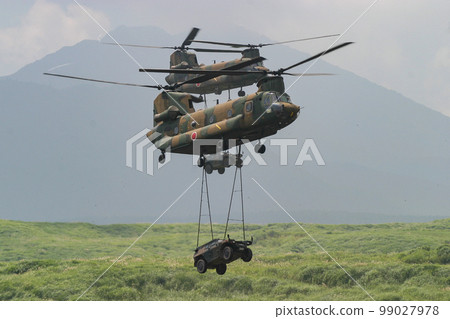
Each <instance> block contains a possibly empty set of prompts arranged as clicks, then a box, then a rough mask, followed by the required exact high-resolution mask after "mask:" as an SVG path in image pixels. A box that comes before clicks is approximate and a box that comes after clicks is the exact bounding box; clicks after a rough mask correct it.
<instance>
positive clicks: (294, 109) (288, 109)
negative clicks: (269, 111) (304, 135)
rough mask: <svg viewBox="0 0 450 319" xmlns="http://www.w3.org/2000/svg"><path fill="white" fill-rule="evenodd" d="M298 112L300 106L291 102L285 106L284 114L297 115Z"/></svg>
mask: <svg viewBox="0 0 450 319" xmlns="http://www.w3.org/2000/svg"><path fill="white" fill-rule="evenodd" d="M298 112H300V107H299V106H297V105H295V104H292V103H289V104H287V105H285V106H284V112H283V113H284V114H285V115H287V116H288V117H294V116H297V114H298Z"/></svg>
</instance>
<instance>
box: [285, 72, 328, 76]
mask: <svg viewBox="0 0 450 319" xmlns="http://www.w3.org/2000/svg"><path fill="white" fill-rule="evenodd" d="M283 75H292V76H328V75H336V74H334V73H288V72H286V73H283Z"/></svg>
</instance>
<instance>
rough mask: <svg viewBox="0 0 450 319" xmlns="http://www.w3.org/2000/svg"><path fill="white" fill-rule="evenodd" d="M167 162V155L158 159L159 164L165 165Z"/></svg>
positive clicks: (162, 155)
mask: <svg viewBox="0 0 450 319" xmlns="http://www.w3.org/2000/svg"><path fill="white" fill-rule="evenodd" d="M165 161H166V154H164V153H162V154H161V155H159V157H158V162H159V163H161V164H164V162H165Z"/></svg>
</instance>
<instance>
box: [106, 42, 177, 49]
mask: <svg viewBox="0 0 450 319" xmlns="http://www.w3.org/2000/svg"><path fill="white" fill-rule="evenodd" d="M102 44H109V45H118V46H123V47H136V48H150V49H172V50H176V49H177V47H160V46H155V45H140V44H126V43H112V42H102Z"/></svg>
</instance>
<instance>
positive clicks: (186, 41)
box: [181, 28, 200, 49]
mask: <svg viewBox="0 0 450 319" xmlns="http://www.w3.org/2000/svg"><path fill="white" fill-rule="evenodd" d="M198 31H200V29H199V28H192V30H191V32H190V33H189V34H188V36H187V37H186V39H184V41H183V43H182V44H181V49H184V47H185V46H187V45H190V44H191V43H192V41H193V40H194V39H195V37H196V36H197V33H198Z"/></svg>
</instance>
